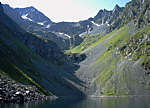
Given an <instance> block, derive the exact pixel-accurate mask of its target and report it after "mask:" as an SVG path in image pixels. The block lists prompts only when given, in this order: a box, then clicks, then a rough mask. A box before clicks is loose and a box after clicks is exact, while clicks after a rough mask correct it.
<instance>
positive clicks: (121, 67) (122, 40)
mask: <svg viewBox="0 0 150 108" xmlns="http://www.w3.org/2000/svg"><path fill="white" fill-rule="evenodd" d="M131 31H132V30H131V27H130V26H124V27H122V28H120V29H118V30H115V31H113V32H112V33H110V34H108V35H106V36H102V37H101V38H99V40H97V41H96V42H92V43H90V44H89V43H88V42H89V41H88V38H87V39H85V40H84V42H83V43H81V45H80V46H77V47H76V48H74V49H72V50H70V52H72V53H79V55H80V54H81V53H85V54H86V55H89V54H92V53H93V54H94V56H93V57H94V58H93V57H92V56H91V55H90V56H91V58H90V57H87V60H85V61H83V63H81V64H80V67H81V70H80V69H79V70H78V72H77V73H79V75H80V74H83V76H84V77H82V78H83V79H84V78H85V81H86V82H87V80H86V78H88V82H89V83H92V86H91V85H88V86H89V87H90V88H91V89H92V88H95V92H94V93H92V95H94V96H99V95H117V96H118V95H145V94H149V93H150V91H149V90H148V88H149V85H147V83H148V82H149V76H148V75H145V71H146V70H145V69H144V67H146V65H147V68H146V69H148V66H149V61H150V60H149V40H148V39H147V40H146V41H145V42H143V43H142V44H140V45H139V43H138V41H139V39H142V38H143V37H144V36H145V34H148V33H149V31H150V29H149V26H147V27H145V28H143V29H142V30H139V31H137V32H136V31H135V32H134V33H132V34H131V33H130V32H131ZM132 40H134V41H136V40H138V41H137V42H136V44H135V43H133V42H132ZM86 42H87V44H86ZM102 43H103V44H102ZM82 45H83V47H84V48H85V49H83V50H82ZM138 45H139V47H138V48H137V49H136V50H133V51H131V52H130V53H132V54H130V56H129V53H128V54H127V55H125V53H126V51H127V50H129V48H130V49H133V48H132V47H134V46H138ZM125 46H127V47H125ZM129 46H130V47H129ZM96 47H97V48H96ZM98 47H99V48H100V47H101V48H100V49H101V50H102V48H103V47H104V48H105V50H104V51H103V52H102V53H100V50H99V49H98ZM145 48H146V49H145ZM142 49H145V52H144V53H143V54H141V53H142V51H143V50H142ZM95 50H99V56H98V55H97V54H96V53H95ZM68 52H69V51H68ZM97 52H98V51H97ZM127 56H128V57H127ZM131 58H132V60H131ZM85 64H88V65H87V68H88V69H86V70H83V69H82V67H83V66H84V65H85ZM81 71H82V73H81ZM83 71H85V72H83ZM86 74H89V76H91V78H90V77H89V76H86ZM90 95H91V94H90Z"/></svg>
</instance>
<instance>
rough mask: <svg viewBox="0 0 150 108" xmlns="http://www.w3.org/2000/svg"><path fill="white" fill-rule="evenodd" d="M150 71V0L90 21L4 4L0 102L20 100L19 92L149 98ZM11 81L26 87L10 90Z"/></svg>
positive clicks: (0, 28) (0, 38)
mask: <svg viewBox="0 0 150 108" xmlns="http://www.w3.org/2000/svg"><path fill="white" fill-rule="evenodd" d="M149 75H150V1H149V0H132V1H130V2H129V3H127V4H126V5H125V7H119V6H118V5H116V6H115V7H114V9H113V10H110V11H108V10H106V9H103V10H100V11H99V12H98V14H97V15H96V16H95V17H93V18H92V17H91V18H89V19H87V20H83V21H79V22H59V23H55V22H53V21H51V20H50V19H49V18H48V17H47V16H45V15H44V14H43V13H42V12H40V11H38V10H37V9H36V8H34V7H32V6H31V7H26V8H12V7H10V6H9V5H7V4H1V3H0V76H1V77H0V80H1V81H2V82H4V83H5V84H4V85H3V83H0V85H1V87H0V88H1V89H0V93H1V94H0V102H13V101H15V102H16V101H17V100H18V101H17V102H20V101H19V99H20V97H19V98H16V97H18V96H16V95H13V94H16V93H19V94H20V95H19V96H22V97H25V98H24V101H25V99H26V101H28V100H33V101H34V100H38V98H43V99H44V98H45V97H46V96H52V97H58V98H59V97H60V98H61V97H103V96H104V97H105V96H134V95H137V96H142V95H144V96H145V95H146V96H148V95H150V76H149ZM7 83H12V84H14V85H17V86H19V87H20V88H22V89H17V88H16V87H14V88H13V90H12V86H10V85H9V84H7ZM5 85H6V86H7V88H8V89H9V88H10V90H12V92H11V94H12V95H11V96H10V97H14V98H13V99H14V100H13V101H12V100H11V99H10V100H9V99H8V98H4V96H7V97H9V96H8V95H7V94H6V93H4V91H7V90H6V89H4V86H5ZM9 86H10V87H9ZM26 87H27V90H26V89H25V88H26ZM25 90H26V91H28V92H30V91H31V92H35V94H34V95H35V96H36V97H37V99H35V98H33V97H32V96H33V94H32V93H31V95H29V98H28V99H27V98H26V96H27V94H28V93H27V94H26V91H25ZM2 93H3V94H2ZM30 97H31V99H30Z"/></svg>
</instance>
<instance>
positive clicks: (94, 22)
mask: <svg viewBox="0 0 150 108" xmlns="http://www.w3.org/2000/svg"><path fill="white" fill-rule="evenodd" d="M91 23H92V24H94V25H96V26H98V27H99V26H101V25H100V24H97V23H95V22H94V21H91Z"/></svg>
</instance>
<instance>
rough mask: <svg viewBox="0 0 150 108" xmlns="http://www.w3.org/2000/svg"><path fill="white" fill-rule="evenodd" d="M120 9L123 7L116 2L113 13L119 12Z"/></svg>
mask: <svg viewBox="0 0 150 108" xmlns="http://www.w3.org/2000/svg"><path fill="white" fill-rule="evenodd" d="M119 11H121V7H120V6H119V5H118V4H116V5H115V7H114V9H113V13H116V12H117V13H118V12H119Z"/></svg>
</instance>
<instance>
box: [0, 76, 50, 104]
mask: <svg viewBox="0 0 150 108" xmlns="http://www.w3.org/2000/svg"><path fill="white" fill-rule="evenodd" d="M47 98H48V97H47V96H45V95H43V94H41V93H39V92H38V90H37V88H36V87H33V86H28V85H23V84H21V83H17V82H15V81H14V80H12V79H10V78H8V77H2V76H1V75H0V103H25V102H31V101H41V100H45V99H47Z"/></svg>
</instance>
